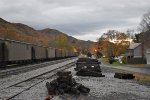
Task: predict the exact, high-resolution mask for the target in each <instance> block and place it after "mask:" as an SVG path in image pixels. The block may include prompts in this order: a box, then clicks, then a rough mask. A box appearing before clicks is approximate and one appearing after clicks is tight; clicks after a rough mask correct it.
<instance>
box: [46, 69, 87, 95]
mask: <svg viewBox="0 0 150 100" xmlns="http://www.w3.org/2000/svg"><path fill="white" fill-rule="evenodd" d="M57 76H58V77H57V78H56V79H55V80H53V81H52V82H47V83H46V87H47V90H48V94H49V95H59V94H64V93H73V94H80V93H89V92H90V89H89V88H87V87H85V86H83V85H82V84H80V83H76V81H75V79H73V78H72V74H71V72H70V71H66V72H58V73H57Z"/></svg>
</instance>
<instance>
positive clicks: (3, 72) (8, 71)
mask: <svg viewBox="0 0 150 100" xmlns="http://www.w3.org/2000/svg"><path fill="white" fill-rule="evenodd" d="M74 58H75V57H72V58H67V59H61V60H54V61H50V62H44V63H39V64H34V65H27V66H22V67H17V68H11V69H6V70H1V71H0V78H4V77H8V76H10V75H17V74H19V73H25V72H27V71H32V70H35V69H38V68H42V67H46V66H48V65H53V64H57V63H60V62H64V61H67V60H71V59H74Z"/></svg>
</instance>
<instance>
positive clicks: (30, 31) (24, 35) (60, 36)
mask: <svg viewBox="0 0 150 100" xmlns="http://www.w3.org/2000/svg"><path fill="white" fill-rule="evenodd" d="M0 38H7V39H13V40H17V41H23V42H29V43H34V44H40V45H44V46H52V47H61V48H72V47H76V48H80V49H81V48H86V49H89V47H91V46H93V45H94V44H95V43H94V42H92V41H83V40H78V39H76V38H74V37H72V36H68V35H67V34H65V33H63V32H60V31H58V30H56V29H50V28H46V29H43V30H36V29H34V28H32V27H29V26H27V25H25V24H22V23H10V22H7V21H5V20H4V19H2V18H0Z"/></svg>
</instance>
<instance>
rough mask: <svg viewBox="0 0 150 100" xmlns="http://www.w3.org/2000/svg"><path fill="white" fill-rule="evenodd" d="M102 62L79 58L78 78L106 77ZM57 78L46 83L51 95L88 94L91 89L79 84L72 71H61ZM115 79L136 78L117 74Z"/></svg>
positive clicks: (77, 65)
mask: <svg viewBox="0 0 150 100" xmlns="http://www.w3.org/2000/svg"><path fill="white" fill-rule="evenodd" d="M100 64H101V62H99V61H98V60H97V59H90V58H79V59H78V60H77V63H76V68H75V70H76V71H77V73H76V75H77V76H93V77H105V75H102V73H101V66H100ZM57 76H58V77H57V78H56V79H55V80H53V81H51V82H47V83H46V87H47V89H48V94H49V95H59V94H64V93H73V94H80V93H84V94H87V93H89V92H90V89H89V88H87V87H85V86H84V85H82V84H80V83H77V82H76V81H75V79H74V78H72V74H71V71H61V72H57ZM114 77H115V78H119V79H133V78H135V77H134V76H133V74H128V73H115V75H114Z"/></svg>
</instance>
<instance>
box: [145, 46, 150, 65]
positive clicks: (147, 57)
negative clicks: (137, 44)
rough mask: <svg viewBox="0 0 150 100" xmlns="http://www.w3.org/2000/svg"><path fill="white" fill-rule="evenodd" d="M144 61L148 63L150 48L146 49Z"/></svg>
mask: <svg viewBox="0 0 150 100" xmlns="http://www.w3.org/2000/svg"><path fill="white" fill-rule="evenodd" d="M146 62H147V64H150V49H147V50H146Z"/></svg>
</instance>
